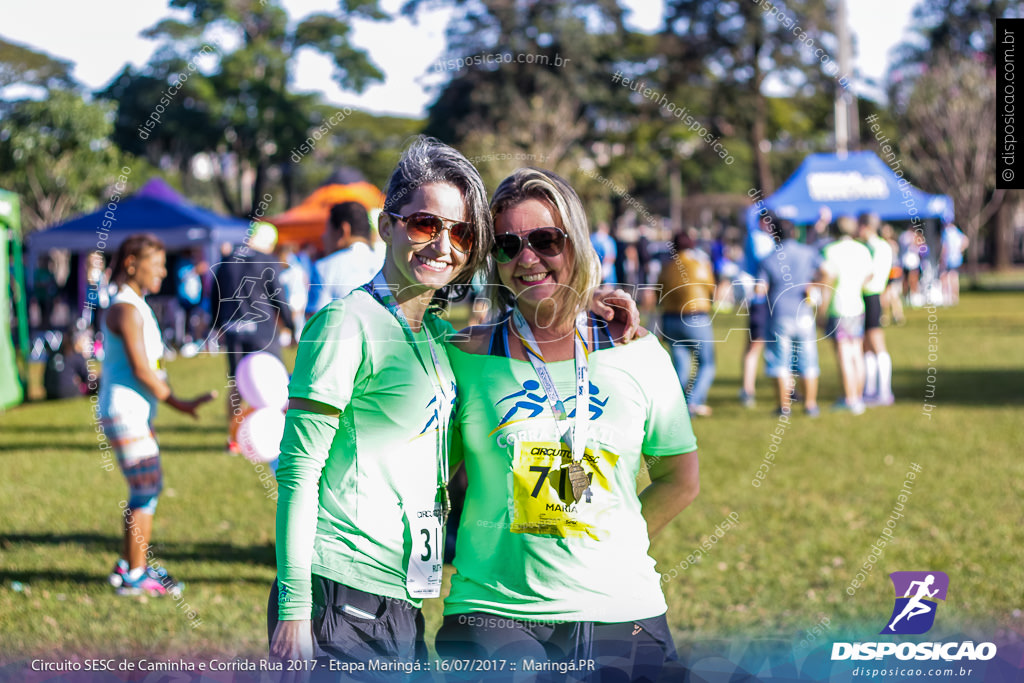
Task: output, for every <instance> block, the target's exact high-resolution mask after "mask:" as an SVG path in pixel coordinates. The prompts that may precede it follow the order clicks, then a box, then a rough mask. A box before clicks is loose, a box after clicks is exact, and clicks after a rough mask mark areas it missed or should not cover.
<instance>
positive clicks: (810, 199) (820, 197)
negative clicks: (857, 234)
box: [747, 151, 953, 230]
mask: <svg viewBox="0 0 1024 683" xmlns="http://www.w3.org/2000/svg"><path fill="white" fill-rule="evenodd" d="M902 176H903V171H902V169H900V170H899V174H898V175H897V173H896V172H894V171H893V169H891V168H889V165H888V164H886V163H885V162H884V161H882V160H881V159H880V158H879V157H878V155H876V154H875V153H874V152H870V151H867V152H851V153H849V154H847V155H846V157H845V158H844V157H839V156H838V155H835V154H812V155H810V156H808V157H807V158H806V159H804V162H803V163H802V164H800V167H799V168H798V169H797V170H796V171H795V172H794V173H793V175H792V176H790V177H789V179H788V180H787V181H786V182H785V183H784V184H783V185H782V187H780V188H779V189H778V191H777V192H776V193H775V194H773V195H772V196H770V197H768V198H766V199H760V198H758V197H757V196H756V195H755V196H754V197H753V199H754V200H755V201H754V205H753V206H751V207H750V208H749V209H747V228H748V230H756V229H757V222H758V216H759V214H760V213H762V212H763V211H764V210H765V209H767V210H768V211H770V212H772V213H773V214H775V216H777V217H778V218H780V219H782V220H787V221H792V222H793V223H796V224H808V223H814V222H815V221H816V220H818V212H819V211H820V210H821V208H822V207H828V208H829V209H830V210H831V211H832V215H833V216H844V215H849V216H856V215H858V214H861V213H864V212H874V213H877V214H878V215H879V217H880V218H881V219H882V220H884V221H906V220H912V219H913V218H914V217H918V218H920V219H921V220H925V219H928V218H939V219H943V220H948V221H952V220H953V201H952V200H951V199H950V198H949V197H947V196H946V195H941V194H928V193H927V192H922V191H921V190H919V189H917V188H916V187H914V186H913V185H911V184H910V181H908V180H906V179H905V178H903V177H902Z"/></svg>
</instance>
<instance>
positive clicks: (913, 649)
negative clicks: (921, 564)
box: [832, 571, 996, 662]
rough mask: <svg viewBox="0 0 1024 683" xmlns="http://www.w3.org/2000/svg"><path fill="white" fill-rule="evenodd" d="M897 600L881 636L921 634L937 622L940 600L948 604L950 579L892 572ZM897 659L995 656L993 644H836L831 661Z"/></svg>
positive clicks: (939, 574)
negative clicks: (936, 615)
mask: <svg viewBox="0 0 1024 683" xmlns="http://www.w3.org/2000/svg"><path fill="white" fill-rule="evenodd" d="M889 578H890V579H892V585H893V588H895V589H896V601H895V604H894V605H893V608H892V614H891V615H890V616H889V620H888V621H887V622H886V626H885V628H884V629H882V631H881V634H882V635H920V634H922V633H927V632H928V630H929V629H930V628H931V627H932V625H933V624H934V623H935V612H936V610H937V609H938V606H939V602H938V601H939V600H942V601H945V599H946V592H947V591H948V589H949V577H948V576H946V574H945V573H944V572H937V571H927V572H893V573H892V574H889ZM890 655H895V657H896V658H897V659H901V660H908V659H915V660H918V661H926V660H932V661H935V660H939V659H941V660H943V661H947V662H950V661H957V660H960V659H967V660H970V661H976V660H989V659H992V658H993V657H995V656H996V646H995V644H993V643H978V644H977V645H975V644H974V643H973V642H971V641H966V642H963V643H958V642H949V643H930V642H929V643H892V642H886V643H877V642H876V643H833V644H832V660H833V661H836V660H843V659H853V660H867V659H882V658H883V657H886V656H890Z"/></svg>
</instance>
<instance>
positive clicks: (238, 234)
mask: <svg viewBox="0 0 1024 683" xmlns="http://www.w3.org/2000/svg"><path fill="white" fill-rule="evenodd" d="M248 230H249V222H248V221H246V220H243V219H240V218H233V217H231V216H221V215H220V214H217V213H214V212H213V211H210V210H208V209H204V208H202V207H201V206H197V205H195V204H193V203H191V202H189V201H188V200H187V199H185V198H184V197H182V196H181V195H180V194H178V193H177V192H176V191H175V190H174V189H173V188H172V187H171V186H170V185H168V184H167V183H166V182H164V181H163V180H162V179H160V178H154V179H152V180H150V181H148V182H147V183H146V184H145V185H143V186H142V188H141V189H140V190H139V191H138V192H136V193H135V194H134V195H132V196H130V197H128V198H127V199H125V200H123V201H120V202H117V203H116V204H113V205H112V206H111V205H107V206H104V207H103V208H101V209H99V210H98V211H95V212H93V213H90V214H86V215H84V216H79V217H78V218H74V219H72V220H70V221H68V222H66V223H63V224H61V225H56V226H54V227H52V228H47V229H46V230H42V231H40V232H37V233H35V234H33V235H31V236H30V237H29V239H28V247H29V259H30V260H29V263H35V259H36V258H37V257H38V255H39V254H40V253H42V252H44V251H47V250H49V249H69V250H71V251H78V252H90V251H104V252H108V253H111V252H114V251H116V250H117V248H118V246H120V244H121V242H123V241H124V240H125V238H126V237H128V236H129V235H133V234H135V233H139V232H151V233H154V234H155V235H156V236H157V237H159V238H160V239H161V240H162V241H163V243H164V244H165V245H166V247H167V249H168V250H169V251H177V250H184V249H189V248H192V247H205V248H206V249H207V250H208V252H209V253H208V254H207V256H208V257H209V258H210V259H211V261H210V262H211V263H215V262H216V261H217V259H216V258H215V256H216V254H217V252H216V248H217V246H219V245H220V244H221V243H222V242H230V243H232V244H241V243H242V242H244V241H245V237H246V234H247V232H248Z"/></svg>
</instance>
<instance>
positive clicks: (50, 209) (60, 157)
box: [0, 90, 140, 233]
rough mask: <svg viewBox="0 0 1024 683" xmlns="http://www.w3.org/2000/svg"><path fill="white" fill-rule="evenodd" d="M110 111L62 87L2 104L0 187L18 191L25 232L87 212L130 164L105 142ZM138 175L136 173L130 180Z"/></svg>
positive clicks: (109, 142) (108, 133)
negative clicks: (43, 95)
mask: <svg viewBox="0 0 1024 683" xmlns="http://www.w3.org/2000/svg"><path fill="white" fill-rule="evenodd" d="M112 109H113V108H112V107H111V106H110V105H109V104H107V103H87V102H85V101H84V100H83V99H82V97H81V96H80V95H79V94H77V93H74V92H69V91H66V90H52V91H50V92H49V93H48V96H47V97H46V98H45V99H42V100H30V99H25V100H19V101H17V102H13V103H11V104H10V105H8V108H7V111H6V114H5V116H4V118H3V119H2V120H0V185H3V186H4V187H6V188H7V189H9V190H12V191H13V192H17V193H18V194H19V195H20V197H21V200H22V207H21V215H22V225H23V226H24V229H25V231H26V232H27V233H28V232H32V231H34V230H39V229H41V228H44V227H47V226H49V225H53V224H54V223H59V222H60V221H63V220H65V219H67V218H69V217H70V216H72V215H74V214H77V213H83V212H86V211H91V210H93V209H94V208H95V207H96V206H97V205H98V204H99V202H100V200H101V199H103V200H106V198H109V197H110V196H111V192H110V189H109V188H110V187H111V186H113V185H114V184H115V183H116V180H117V176H118V175H119V174H121V173H122V171H121V169H122V168H123V167H125V166H129V167H131V166H132V164H133V161H132V160H131V157H129V156H127V155H125V154H124V153H123V152H121V150H119V149H118V148H117V147H116V146H115V145H114V144H113V143H111V141H110V138H109V135H110V132H111V130H112V127H113V126H112V124H111V119H112V112H111V110H112ZM135 170H136V171H139V170H140V169H138V168H135ZM138 178H139V173H138V172H136V174H135V175H134V176H132V180H133V181H135V180H137V179H138Z"/></svg>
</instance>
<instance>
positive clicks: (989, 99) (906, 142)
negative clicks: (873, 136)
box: [900, 56, 1004, 279]
mask: <svg viewBox="0 0 1024 683" xmlns="http://www.w3.org/2000/svg"><path fill="white" fill-rule="evenodd" d="M946 59H949V60H951V61H945V60H946ZM900 114H901V116H900V123H901V128H902V132H903V143H902V144H901V148H902V152H903V154H904V156H905V158H906V159H907V166H908V168H910V169H911V170H912V171H913V172H914V174H915V177H917V178H919V179H920V181H921V182H922V183H924V185H925V186H926V187H938V188H942V189H943V190H944V191H945V192H947V193H948V194H949V195H950V196H951V197H952V198H953V202H954V204H955V207H956V215H957V219H958V220H959V222H960V224H961V225H963V226H964V227H965V228H966V233H967V237H968V239H969V240H970V241H971V243H972V244H973V245H975V247H976V246H977V245H978V244H979V241H978V235H979V233H980V230H981V226H982V225H984V224H985V223H987V222H988V221H989V219H991V218H992V216H994V215H995V213H996V212H997V211H998V210H999V207H1000V205H1001V204H1002V200H1003V195H1004V191H1003V190H996V189H995V184H996V177H995V168H996V138H995V128H994V127H990V126H985V125H982V126H979V125H978V122H979V121H995V118H996V87H995V75H994V73H993V72H992V70H991V68H990V67H988V66H986V65H985V64H984V63H982V62H979V61H977V60H975V59H973V58H970V57H967V58H964V57H960V58H951V57H948V56H947V57H944V58H943V59H942V60H941V61H939V62H938V63H936V64H934V65H932V66H931V67H930V68H929V69H928V70H927V71H926V72H925V73H924V74H922V75H921V76H919V77H918V78H917V79H916V81H915V82H914V88H913V90H912V91H911V92H910V95H909V98H908V100H907V104H906V108H905V109H904V110H903V111H901V112H900ZM978 251H979V250H978V249H977V248H973V249H971V250H970V253H969V254H968V273H969V274H970V276H971V278H972V279H973V278H975V277H976V276H977V269H978Z"/></svg>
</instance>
